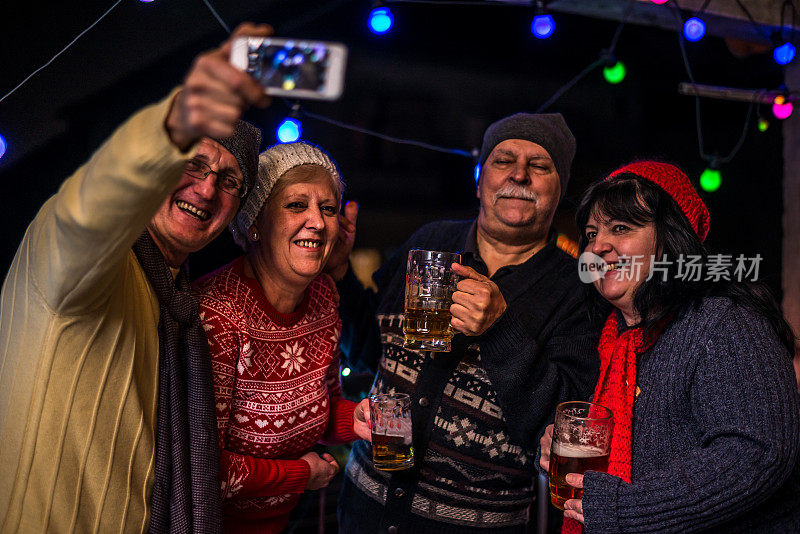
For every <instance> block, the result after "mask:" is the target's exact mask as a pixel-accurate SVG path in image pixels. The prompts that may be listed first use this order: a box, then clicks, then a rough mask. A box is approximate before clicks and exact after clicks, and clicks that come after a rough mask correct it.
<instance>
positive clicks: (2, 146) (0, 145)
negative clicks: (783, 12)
mask: <svg viewBox="0 0 800 534" xmlns="http://www.w3.org/2000/svg"><path fill="white" fill-rule="evenodd" d="M7 146H8V145H6V140H5V138H4V137H3V136H2V135H0V158H2V157H3V154H5V153H6V147H7Z"/></svg>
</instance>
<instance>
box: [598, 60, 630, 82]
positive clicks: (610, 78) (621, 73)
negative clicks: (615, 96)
mask: <svg viewBox="0 0 800 534" xmlns="http://www.w3.org/2000/svg"><path fill="white" fill-rule="evenodd" d="M626 73H627V69H626V68H625V64H624V63H622V61H617V62H615V63H614V64H613V65H606V66H605V67H603V77H604V78H605V79H606V81H607V82H608V83H610V84H611V85H616V84H618V83H620V82H621V81H622V80H624V79H625V74H626Z"/></svg>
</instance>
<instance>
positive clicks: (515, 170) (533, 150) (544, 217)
mask: <svg viewBox="0 0 800 534" xmlns="http://www.w3.org/2000/svg"><path fill="white" fill-rule="evenodd" d="M560 193H561V188H560V182H559V178H558V173H557V172H556V168H555V164H554V163H553V160H552V158H551V157H550V154H548V152H547V150H545V149H544V148H542V147H541V146H540V145H537V144H536V143H532V142H531V141H525V140H523V139H506V140H505V141H503V142H501V143H499V144H498V145H497V146H496V147H494V149H493V150H492V152H491V153H490V154H489V157H488V158H486V161H485V162H484V164H483V165H482V167H481V176H480V180H479V183H478V198H479V199H480V203H481V211H480V214H479V215H478V225H479V226H480V227H481V229H483V230H484V231H485V232H486V233H487V234H489V235H492V236H495V237H497V238H498V239H500V240H501V241H508V242H519V241H524V240H530V239H531V238H533V239H544V238H545V237H546V236H547V233H548V231H549V229H550V225H551V223H552V221H553V215H554V214H555V211H556V207H557V206H558V201H559V195H560Z"/></svg>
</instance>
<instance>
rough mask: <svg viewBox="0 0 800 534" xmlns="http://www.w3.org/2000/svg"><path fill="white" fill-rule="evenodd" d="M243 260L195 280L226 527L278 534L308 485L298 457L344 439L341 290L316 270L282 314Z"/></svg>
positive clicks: (348, 421) (347, 419)
mask: <svg viewBox="0 0 800 534" xmlns="http://www.w3.org/2000/svg"><path fill="white" fill-rule="evenodd" d="M243 266H244V257H242V258H238V259H237V260H234V261H233V262H232V263H231V264H229V265H227V266H225V267H223V268H221V269H219V270H218V271H216V272H214V273H211V274H209V275H207V276H205V277H203V278H202V279H200V280H198V282H197V284H196V289H197V292H198V293H199V299H200V317H201V319H202V320H203V326H204V328H205V330H206V335H207V336H208V343H209V346H210V348H211V357H212V359H213V370H214V393H215V395H216V404H217V427H218V430H219V445H220V460H221V468H220V472H221V473H220V474H221V477H222V498H223V516H224V528H225V531H226V532H247V531H257V532H262V533H273V532H274V533H277V532H280V531H281V530H282V529H283V528H284V527H285V526H286V524H287V523H288V520H289V512H290V511H291V510H292V508H294V506H295V505H296V504H297V501H298V500H299V499H300V495H301V494H302V493H303V492H304V491H305V488H306V484H307V483H308V478H309V466H308V463H306V462H305V461H304V460H300V459H299V458H300V457H301V456H302V455H303V454H305V453H307V452H308V451H309V450H310V449H311V447H312V446H313V445H314V444H315V443H317V442H319V441H323V442H325V443H346V442H349V441H353V440H355V439H358V437H357V436H356V435H355V434H354V433H353V410H354V409H355V406H356V404H355V403H353V402H351V401H348V400H345V399H343V398H342V396H341V390H340V384H339V335H340V333H341V327H342V323H341V319H340V318H339V314H338V311H337V306H338V302H339V296H338V294H337V292H336V287H335V285H334V284H333V281H332V280H331V279H330V278H328V277H327V276H325V275H322V276H319V277H317V278H316V279H314V281H312V282H311V284H310V285H309V286H308V288H307V289H306V293H305V296H304V298H303V301H302V303H301V304H300V306H299V307H298V308H297V311H295V312H293V313H288V314H285V313H281V312H279V311H277V310H276V309H275V308H273V307H272V305H271V304H270V303H269V301H268V300H267V298H266V296H265V295H264V292H263V290H262V289H261V286H260V285H259V284H258V281H257V280H255V279H254V278H250V277H247V276H245V275H244V273H243V270H242V269H243Z"/></svg>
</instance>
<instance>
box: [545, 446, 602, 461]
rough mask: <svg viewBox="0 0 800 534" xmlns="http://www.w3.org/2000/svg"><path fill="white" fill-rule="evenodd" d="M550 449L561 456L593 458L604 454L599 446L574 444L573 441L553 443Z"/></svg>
mask: <svg viewBox="0 0 800 534" xmlns="http://www.w3.org/2000/svg"><path fill="white" fill-rule="evenodd" d="M551 450H552V452H553V453H554V454H557V455H559V456H561V457H562V458H594V457H596V456H605V455H606V453H605V452H603V449H601V448H600V447H595V446H594V445H575V444H573V443H553V445H552V449H551Z"/></svg>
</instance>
